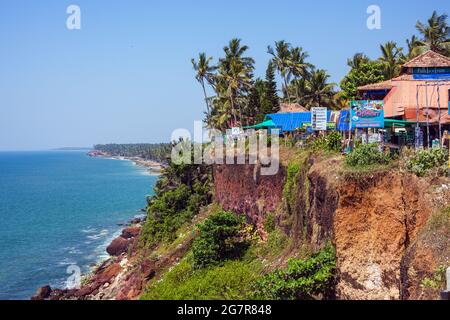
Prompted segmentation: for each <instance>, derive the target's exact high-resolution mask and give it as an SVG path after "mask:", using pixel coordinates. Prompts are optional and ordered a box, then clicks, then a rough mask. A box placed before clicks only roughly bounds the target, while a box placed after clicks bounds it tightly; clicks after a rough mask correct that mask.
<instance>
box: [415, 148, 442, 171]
mask: <svg viewBox="0 0 450 320" xmlns="http://www.w3.org/2000/svg"><path fill="white" fill-rule="evenodd" d="M447 161H448V151H447V150H446V149H443V148H432V149H429V150H420V151H418V152H417V153H416V154H415V155H413V156H412V157H410V158H409V159H408V160H406V168H407V170H408V171H409V172H412V173H414V174H416V175H418V176H424V175H425V174H426V173H427V172H428V171H429V170H430V169H433V168H437V167H440V166H443V165H445V164H446V163H447Z"/></svg>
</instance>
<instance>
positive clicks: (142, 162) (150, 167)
mask: <svg viewBox="0 0 450 320" xmlns="http://www.w3.org/2000/svg"><path fill="white" fill-rule="evenodd" d="M87 155H88V156H89V157H93V158H108V159H114V160H125V161H131V162H133V163H134V164H135V165H137V166H140V167H144V168H146V169H147V171H148V173H149V174H151V175H159V174H161V171H162V170H163V169H164V165H163V164H162V163H160V162H157V161H154V160H149V159H144V158H142V157H138V156H133V157H126V156H116V155H112V154H110V153H108V152H103V151H99V150H92V151H89V152H88V153H87Z"/></svg>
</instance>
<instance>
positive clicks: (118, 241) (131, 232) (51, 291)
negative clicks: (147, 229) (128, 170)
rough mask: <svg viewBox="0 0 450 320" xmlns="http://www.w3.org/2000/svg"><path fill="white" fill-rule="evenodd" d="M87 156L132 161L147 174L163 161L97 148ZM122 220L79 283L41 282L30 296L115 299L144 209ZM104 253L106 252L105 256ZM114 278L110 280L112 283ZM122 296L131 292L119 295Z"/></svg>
mask: <svg viewBox="0 0 450 320" xmlns="http://www.w3.org/2000/svg"><path fill="white" fill-rule="evenodd" d="M87 155H88V156H89V157H98V158H107V159H114V160H125V161H132V162H133V163H134V164H135V165H137V166H140V167H145V168H146V169H147V171H148V173H149V174H150V175H159V174H161V171H162V169H163V168H164V165H163V164H161V163H158V162H156V161H152V160H146V159H143V158H141V157H122V156H113V155H110V154H108V153H104V152H101V151H96V150H93V151H90V152H88V153H87ZM141 212H142V213H141V214H137V215H136V216H134V217H133V218H132V219H131V220H129V221H128V222H126V223H124V224H118V226H120V227H121V228H119V230H118V232H117V234H116V236H115V237H114V238H113V239H112V240H111V241H110V242H109V244H108V245H107V246H106V250H105V252H104V254H105V255H104V256H103V257H102V258H99V260H98V261H97V263H96V264H95V265H92V267H91V268H90V270H89V271H88V272H85V273H82V274H81V283H80V286H79V287H76V288H51V287H50V285H45V286H43V287H40V288H38V289H37V291H36V293H35V295H33V296H32V297H31V298H30V299H31V300H85V299H115V298H116V296H117V294H118V292H117V290H119V289H120V287H121V286H122V285H123V282H124V281H126V280H124V279H123V277H124V276H125V274H126V273H127V271H128V270H129V268H130V260H131V259H132V258H133V257H134V256H135V254H136V252H137V245H138V238H139V233H140V230H141V227H142V225H143V223H145V220H146V214H145V209H144V208H142V209H141ZM106 255H107V256H106ZM113 282H114V283H113ZM122 298H124V299H126V298H128V299H130V298H134V296H131V297H130V296H129V297H122Z"/></svg>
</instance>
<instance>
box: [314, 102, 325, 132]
mask: <svg viewBox="0 0 450 320" xmlns="http://www.w3.org/2000/svg"><path fill="white" fill-rule="evenodd" d="M311 126H312V129H313V130H315V131H325V130H327V108H319V107H316V108H311Z"/></svg>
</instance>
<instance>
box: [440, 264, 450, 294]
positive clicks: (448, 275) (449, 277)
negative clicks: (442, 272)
mask: <svg viewBox="0 0 450 320" xmlns="http://www.w3.org/2000/svg"><path fill="white" fill-rule="evenodd" d="M446 279H447V290H443V291H441V300H450V267H448V268H447V271H446Z"/></svg>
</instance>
